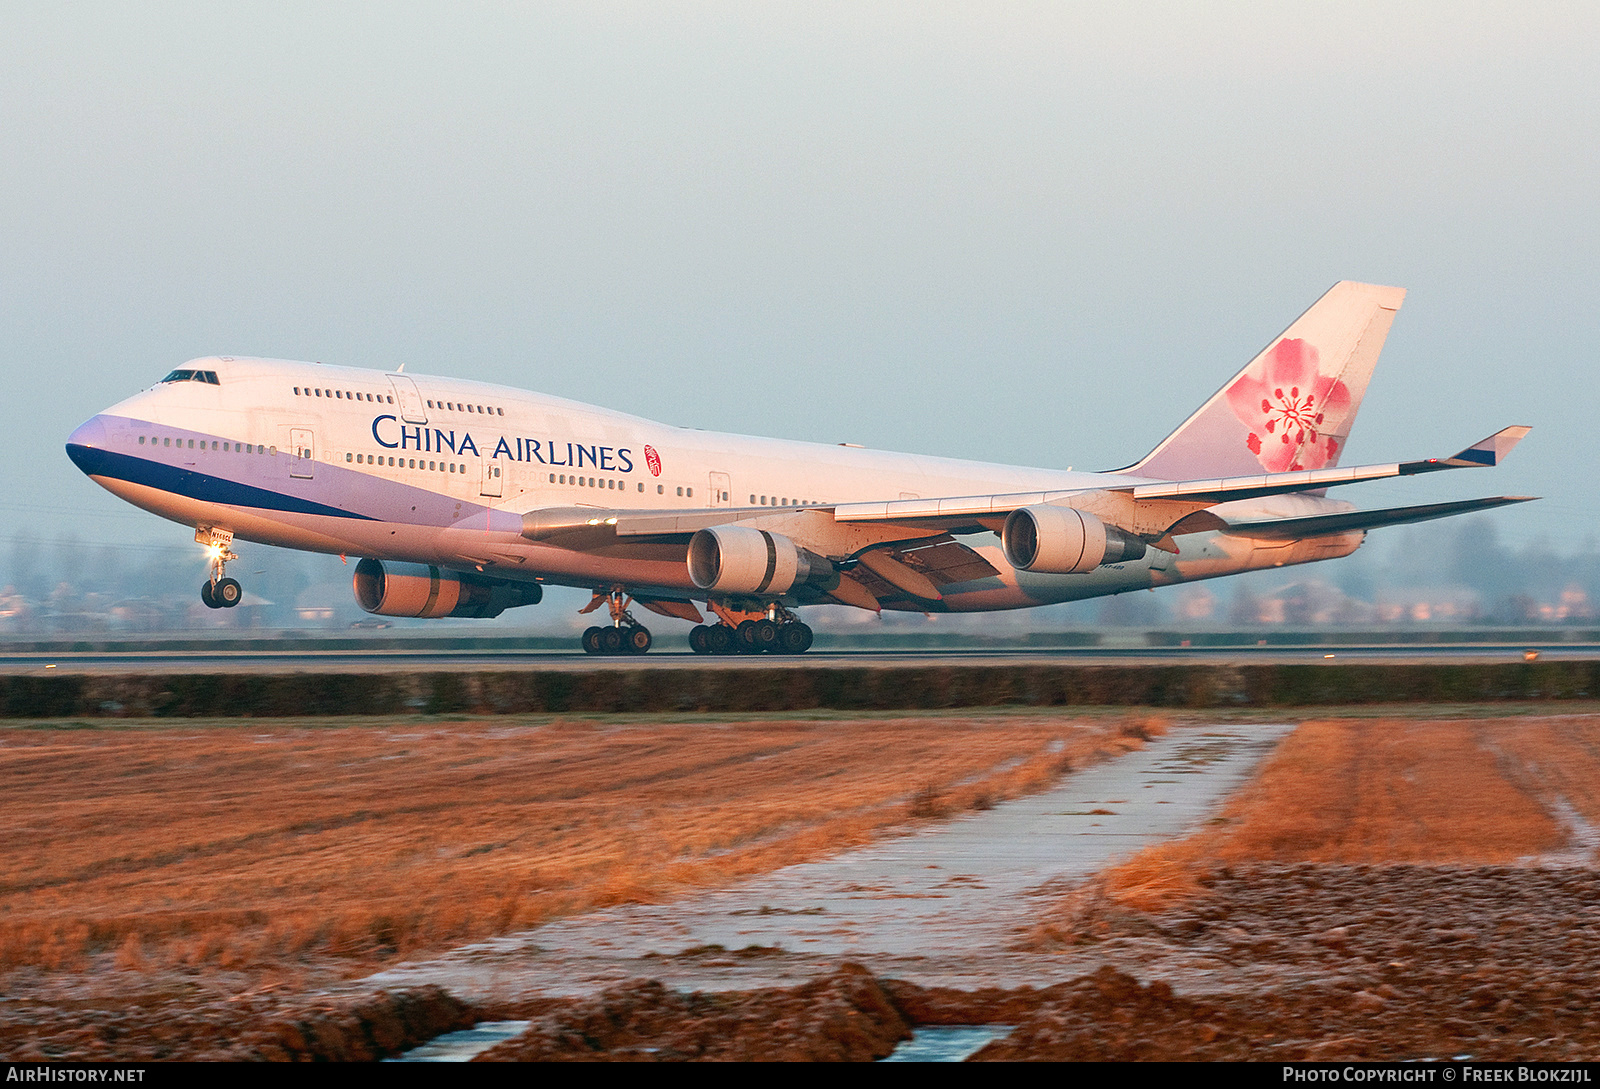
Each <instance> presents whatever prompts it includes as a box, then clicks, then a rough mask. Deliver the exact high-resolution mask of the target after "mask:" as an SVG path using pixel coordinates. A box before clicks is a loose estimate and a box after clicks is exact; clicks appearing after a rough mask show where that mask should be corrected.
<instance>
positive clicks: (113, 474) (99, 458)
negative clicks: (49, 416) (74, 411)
mask: <svg viewBox="0 0 1600 1089" xmlns="http://www.w3.org/2000/svg"><path fill="white" fill-rule="evenodd" d="M67 456H68V457H70V458H71V459H72V463H73V464H74V465H76V466H77V467H78V468H79V469H82V470H83V471H84V473H85V474H86V475H88V476H103V477H109V478H111V479H112V480H126V481H127V482H128V483H130V484H142V485H144V486H145V487H147V488H155V489H156V490H158V491H163V492H170V493H172V494H173V495H181V496H184V497H186V498H189V499H195V500H199V501H200V502H202V503H219V504H221V505H223V506H228V507H252V508H255V509H257V510H279V511H287V512H289V513H291V514H321V515H326V516H328V517H330V518H359V519H361V520H362V521H366V522H371V521H376V519H374V518H370V517H368V516H367V515H365V514H356V513H355V512H354V511H348V510H343V509H341V508H339V507H330V506H328V505H327V504H325V503H313V502H312V501H311V500H309V499H297V498H296V497H294V496H292V495H285V494H283V493H282V492H275V491H271V490H269V489H267V488H257V487H253V486H252V485H249V484H239V483H237V482H235V481H232V480H224V479H222V478H221V477H216V476H211V475H209V474H207V473H197V472H195V471H194V470H193V469H180V468H178V467H177V466H175V465H163V464H161V463H160V462H157V461H147V460H146V459H144V458H136V457H131V456H129V455H128V454H119V453H116V452H115V451H112V450H99V449H96V448H95V447H92V446H79V445H77V444H76V443H68V444H67Z"/></svg>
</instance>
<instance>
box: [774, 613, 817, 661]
mask: <svg viewBox="0 0 1600 1089" xmlns="http://www.w3.org/2000/svg"><path fill="white" fill-rule="evenodd" d="M812 639H813V635H812V633H811V628H810V627H809V626H807V625H805V624H802V623H800V622H799V621H796V622H795V623H793V624H785V625H784V626H783V627H781V628H779V629H778V646H777V650H778V652H779V653H780V654H804V653H805V652H806V651H808V650H810V649H811V641H812Z"/></svg>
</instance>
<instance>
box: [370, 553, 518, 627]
mask: <svg viewBox="0 0 1600 1089" xmlns="http://www.w3.org/2000/svg"><path fill="white" fill-rule="evenodd" d="M353 582H354V586H355V592H356V604H357V605H360V606H361V607H362V608H363V609H365V610H366V611H367V612H369V613H377V614H378V615H379V616H418V617H425V618H428V619H433V618H436V617H441V616H473V617H490V616H499V615H500V614H501V613H503V612H505V611H506V610H507V609H514V608H516V607H517V606H519V605H537V604H539V600H540V599H541V598H543V597H544V590H543V588H541V587H540V585H539V584H538V583H537V582H506V581H504V580H502V579H484V578H474V577H472V576H470V575H462V574H460V573H458V572H456V571H449V570H445V569H443V568H439V567H433V566H431V565H429V564H423V563H395V562H393V561H391V560H374V559H371V558H368V559H364V560H362V561H361V562H360V563H358V564H356V573H355V578H354V580H353Z"/></svg>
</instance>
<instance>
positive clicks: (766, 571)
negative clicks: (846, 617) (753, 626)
mask: <svg viewBox="0 0 1600 1089" xmlns="http://www.w3.org/2000/svg"><path fill="white" fill-rule="evenodd" d="M689 578H690V580H691V581H693V583H694V584H695V585H696V586H698V587H699V588H700V589H702V590H715V591H717V592H718V593H724V594H771V595H773V596H778V595H780V594H786V593H788V592H789V591H790V590H792V589H794V588H795V587H797V586H806V585H810V586H815V587H816V588H817V589H819V590H828V589H832V588H833V587H835V586H837V585H838V584H839V575H838V572H836V571H835V570H834V569H833V564H831V563H829V562H828V561H827V560H826V559H825V558H823V557H822V556H819V555H817V554H816V553H815V552H810V551H807V550H806V549H804V548H801V547H800V546H799V545H797V544H795V543H794V542H793V541H791V540H790V539H789V538H787V537H785V536H783V534H781V533H769V532H767V531H766V530H764V529H745V528H742V527H740V526H714V527H712V528H711V529H702V530H700V531H699V532H698V533H696V534H695V535H694V536H693V537H692V538H690V540H689Z"/></svg>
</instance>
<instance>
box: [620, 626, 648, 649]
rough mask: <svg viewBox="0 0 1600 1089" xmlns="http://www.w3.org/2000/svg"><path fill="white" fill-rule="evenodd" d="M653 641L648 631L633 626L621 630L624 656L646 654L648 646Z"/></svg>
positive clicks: (641, 627)
mask: <svg viewBox="0 0 1600 1089" xmlns="http://www.w3.org/2000/svg"><path fill="white" fill-rule="evenodd" d="M653 642H655V640H653V639H651V638H650V629H649V628H646V627H643V626H642V625H638V624H635V625H634V626H633V627H631V628H624V629H623V630H622V651H623V653H624V654H646V653H648V652H649V650H650V644H651V643H653Z"/></svg>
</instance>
